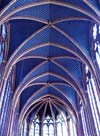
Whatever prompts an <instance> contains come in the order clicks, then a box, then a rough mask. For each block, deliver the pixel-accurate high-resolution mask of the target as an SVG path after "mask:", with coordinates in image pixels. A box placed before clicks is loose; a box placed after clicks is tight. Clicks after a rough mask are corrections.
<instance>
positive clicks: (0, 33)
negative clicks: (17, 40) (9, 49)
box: [0, 24, 7, 64]
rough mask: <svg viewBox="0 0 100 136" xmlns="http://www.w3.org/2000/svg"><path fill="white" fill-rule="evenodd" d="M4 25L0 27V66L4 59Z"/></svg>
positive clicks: (5, 32)
mask: <svg viewBox="0 0 100 136" xmlns="http://www.w3.org/2000/svg"><path fill="white" fill-rule="evenodd" d="M6 29H7V28H6V25H5V24H3V25H1V27H0V64H1V63H2V61H3V57H4V50H5V49H4V46H5V40H6V35H7V30H6Z"/></svg>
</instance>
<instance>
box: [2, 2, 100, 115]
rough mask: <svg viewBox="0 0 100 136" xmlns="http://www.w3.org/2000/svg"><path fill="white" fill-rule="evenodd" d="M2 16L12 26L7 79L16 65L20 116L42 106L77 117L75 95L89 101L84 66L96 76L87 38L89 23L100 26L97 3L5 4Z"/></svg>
mask: <svg viewBox="0 0 100 136" xmlns="http://www.w3.org/2000/svg"><path fill="white" fill-rule="evenodd" d="M0 15H1V17H0V18H1V21H0V24H3V23H5V22H9V24H10V31H9V34H10V39H9V54H8V62H7V64H6V68H5V73H4V76H5V77H8V75H9V73H10V71H11V69H12V67H13V66H14V65H16V76H15V89H14V98H13V103H14V105H16V103H17V102H18V100H19V99H20V114H21V115H22V116H24V115H25V114H28V115H33V113H34V112H39V104H41V108H44V111H45V108H46V107H47V109H48V110H47V111H49V110H50V111H53V112H55V113H56V112H58V111H60V110H59V109H62V110H66V111H68V112H71V111H72V112H73V113H74V114H75V116H77V96H78V97H79V98H80V99H82V101H83V103H85V102H86V101H85V96H84V86H83V79H82V74H83V72H82V65H83V64H86V65H88V67H89V69H90V71H91V72H93V74H95V69H94V66H93V62H92V58H91V52H90V48H91V41H90V40H89V37H90V35H91V33H90V29H91V25H92V24H94V23H97V24H100V8H99V0H88V1H87V0H78V1H77V0H12V1H10V0H5V1H2V3H1V12H0ZM47 105H49V106H47ZM62 105H63V106H62ZM41 108H40V110H41ZM44 114H45V113H44ZM22 116H20V117H22Z"/></svg>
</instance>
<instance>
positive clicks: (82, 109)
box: [80, 101, 89, 136]
mask: <svg viewBox="0 0 100 136" xmlns="http://www.w3.org/2000/svg"><path fill="white" fill-rule="evenodd" d="M80 115H81V120H82V127H83V133H84V136H89V134H88V130H87V124H86V117H85V113H84V107H83V105H82V102H81V101H80Z"/></svg>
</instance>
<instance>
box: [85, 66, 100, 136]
mask: <svg viewBox="0 0 100 136" xmlns="http://www.w3.org/2000/svg"><path fill="white" fill-rule="evenodd" d="M85 72H86V86H87V93H88V97H89V101H90V106H91V111H92V115H93V119H94V124H95V129H96V132H97V136H100V117H99V115H100V100H99V96H98V95H97V94H98V92H97V89H96V85H95V82H94V79H93V77H92V75H91V73H90V72H89V69H88V66H86V67H85Z"/></svg>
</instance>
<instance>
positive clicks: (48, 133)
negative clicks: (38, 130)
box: [43, 116, 54, 136]
mask: <svg viewBox="0 0 100 136" xmlns="http://www.w3.org/2000/svg"><path fill="white" fill-rule="evenodd" d="M43 136H54V122H53V120H52V118H51V117H50V116H47V117H46V118H45V120H44V121H43Z"/></svg>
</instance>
